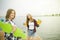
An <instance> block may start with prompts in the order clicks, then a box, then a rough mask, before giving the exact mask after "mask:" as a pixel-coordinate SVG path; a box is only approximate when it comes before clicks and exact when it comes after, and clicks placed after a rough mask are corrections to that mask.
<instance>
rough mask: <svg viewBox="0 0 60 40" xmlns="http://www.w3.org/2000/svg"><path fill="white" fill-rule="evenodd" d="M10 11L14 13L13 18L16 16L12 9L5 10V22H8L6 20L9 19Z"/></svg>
mask: <svg viewBox="0 0 60 40" xmlns="http://www.w3.org/2000/svg"><path fill="white" fill-rule="evenodd" d="M12 11H14V18H15V15H16V12H15V10H13V9H8V10H7V13H6V17H5V18H6V20H8V18H9V16H10V14H11V12H12ZM14 18H13V19H14Z"/></svg>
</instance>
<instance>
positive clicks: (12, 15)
mask: <svg viewBox="0 0 60 40" xmlns="http://www.w3.org/2000/svg"><path fill="white" fill-rule="evenodd" d="M14 16H15V13H14V11H11V14H10V16H9V18H10V19H11V20H12V19H13V18H14Z"/></svg>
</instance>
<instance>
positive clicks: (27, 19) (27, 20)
mask: <svg viewBox="0 0 60 40" xmlns="http://www.w3.org/2000/svg"><path fill="white" fill-rule="evenodd" d="M26 22H27V27H28V26H29V25H28V23H29V18H28V16H27V18H26Z"/></svg>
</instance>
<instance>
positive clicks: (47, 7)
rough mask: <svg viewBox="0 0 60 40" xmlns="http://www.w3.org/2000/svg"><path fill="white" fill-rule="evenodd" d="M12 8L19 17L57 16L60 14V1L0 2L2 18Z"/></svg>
mask: <svg viewBox="0 0 60 40" xmlns="http://www.w3.org/2000/svg"><path fill="white" fill-rule="evenodd" d="M10 8H12V9H14V10H15V11H16V15H17V16H25V15H26V14H28V13H30V14H32V15H33V16H39V15H46V14H52V13H53V14H55V13H60V0H0V16H5V15H6V12H7V10H8V9H10Z"/></svg>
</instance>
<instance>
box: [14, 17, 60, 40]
mask: <svg viewBox="0 0 60 40" xmlns="http://www.w3.org/2000/svg"><path fill="white" fill-rule="evenodd" d="M34 18H35V19H40V20H41V21H42V23H41V24H40V27H39V28H37V35H39V36H40V37H41V38H42V39H43V40H60V17H57V16H46V17H34ZM25 19H26V18H25V17H16V19H15V23H16V24H17V25H18V26H19V27H20V28H22V29H23V30H24V31H25V32H26V27H24V26H23V23H24V22H25Z"/></svg>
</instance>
